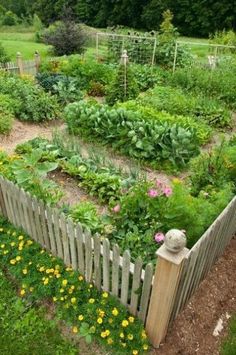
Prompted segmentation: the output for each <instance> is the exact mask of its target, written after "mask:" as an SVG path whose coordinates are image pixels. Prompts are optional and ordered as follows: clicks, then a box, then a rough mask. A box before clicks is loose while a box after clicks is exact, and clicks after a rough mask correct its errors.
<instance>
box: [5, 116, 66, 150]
mask: <svg viewBox="0 0 236 355" xmlns="http://www.w3.org/2000/svg"><path fill="white" fill-rule="evenodd" d="M63 126H64V124H63V122H62V121H58V120H57V121H51V122H49V123H44V124H36V123H29V122H21V121H18V120H15V122H14V125H13V129H12V131H11V132H10V134H9V135H7V136H6V135H0V148H2V149H4V150H5V151H6V152H7V153H13V151H14V149H15V147H16V146H17V144H20V143H24V142H26V141H28V140H29V139H33V138H36V137H38V136H40V137H43V138H48V139H50V138H51V137H52V132H53V130H55V129H56V128H58V129H61V128H62V127H63Z"/></svg>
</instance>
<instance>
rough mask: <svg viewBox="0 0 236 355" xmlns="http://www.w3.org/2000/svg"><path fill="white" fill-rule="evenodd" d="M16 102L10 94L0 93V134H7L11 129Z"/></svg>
mask: <svg viewBox="0 0 236 355" xmlns="http://www.w3.org/2000/svg"><path fill="white" fill-rule="evenodd" d="M17 104H18V103H17V102H16V101H14V100H12V99H11V98H10V96H8V95H3V94H0V134H7V133H9V132H10V131H11V128H12V125H13V121H14V110H15V108H16V107H17Z"/></svg>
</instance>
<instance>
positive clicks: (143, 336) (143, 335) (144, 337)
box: [141, 330, 147, 339]
mask: <svg viewBox="0 0 236 355" xmlns="http://www.w3.org/2000/svg"><path fill="white" fill-rule="evenodd" d="M141 335H142V338H143V339H147V334H146V332H145V330H143V331H142V334H141Z"/></svg>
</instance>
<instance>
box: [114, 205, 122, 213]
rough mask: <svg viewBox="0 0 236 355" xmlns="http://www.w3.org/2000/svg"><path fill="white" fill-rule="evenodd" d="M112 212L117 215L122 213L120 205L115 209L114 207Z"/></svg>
mask: <svg viewBox="0 0 236 355" xmlns="http://www.w3.org/2000/svg"><path fill="white" fill-rule="evenodd" d="M112 211H113V212H115V213H118V212H120V205H116V206H115V207H113V208H112Z"/></svg>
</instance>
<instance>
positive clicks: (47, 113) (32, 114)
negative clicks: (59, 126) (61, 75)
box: [0, 74, 59, 122]
mask: <svg viewBox="0 0 236 355" xmlns="http://www.w3.org/2000/svg"><path fill="white" fill-rule="evenodd" d="M0 93H2V94H7V95H9V96H10V97H11V98H12V99H14V100H15V101H16V102H17V105H16V106H15V108H14V114H15V116H16V117H17V118H19V119H20V120H23V121H26V120H27V121H36V122H41V121H45V120H51V119H54V118H57V117H58V116H59V105H58V102H57V99H56V98H55V97H53V96H51V95H49V94H47V93H45V91H44V90H43V89H41V88H40V87H37V86H36V85H35V83H34V82H32V81H30V80H28V79H21V78H19V77H13V76H10V75H8V74H3V75H2V76H0Z"/></svg>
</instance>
